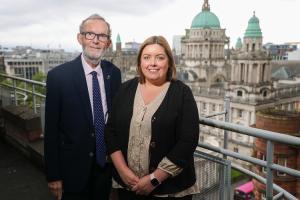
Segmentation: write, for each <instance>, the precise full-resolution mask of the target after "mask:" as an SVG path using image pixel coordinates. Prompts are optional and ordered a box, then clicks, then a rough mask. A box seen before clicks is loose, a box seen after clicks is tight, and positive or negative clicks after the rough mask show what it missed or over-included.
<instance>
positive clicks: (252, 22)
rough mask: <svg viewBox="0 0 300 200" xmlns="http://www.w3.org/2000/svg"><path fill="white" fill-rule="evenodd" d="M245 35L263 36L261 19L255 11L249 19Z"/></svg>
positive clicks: (252, 36)
mask: <svg viewBox="0 0 300 200" xmlns="http://www.w3.org/2000/svg"><path fill="white" fill-rule="evenodd" d="M244 37H250V38H258V37H262V32H261V29H260V26H259V19H258V18H257V17H256V16H255V13H254V14H253V16H252V17H251V18H250V19H249V21H248V27H247V29H246V32H245V35H244Z"/></svg>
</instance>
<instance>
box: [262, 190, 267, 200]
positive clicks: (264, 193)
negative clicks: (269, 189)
mask: <svg viewBox="0 0 300 200" xmlns="http://www.w3.org/2000/svg"><path fill="white" fill-rule="evenodd" d="M261 200H267V197H266V191H264V192H263V193H261Z"/></svg>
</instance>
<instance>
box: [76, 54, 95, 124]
mask: <svg viewBox="0 0 300 200" xmlns="http://www.w3.org/2000/svg"><path fill="white" fill-rule="evenodd" d="M74 69H75V73H74V76H73V80H74V82H75V86H76V88H77V91H78V95H79V97H80V100H81V102H82V105H83V110H84V111H85V115H86V119H87V120H88V123H89V125H90V127H92V126H93V115H92V109H91V103H90V97H89V92H88V88H87V83H86V78H85V74H84V70H83V66H82V61H81V56H79V57H77V58H76V60H75V64H74Z"/></svg>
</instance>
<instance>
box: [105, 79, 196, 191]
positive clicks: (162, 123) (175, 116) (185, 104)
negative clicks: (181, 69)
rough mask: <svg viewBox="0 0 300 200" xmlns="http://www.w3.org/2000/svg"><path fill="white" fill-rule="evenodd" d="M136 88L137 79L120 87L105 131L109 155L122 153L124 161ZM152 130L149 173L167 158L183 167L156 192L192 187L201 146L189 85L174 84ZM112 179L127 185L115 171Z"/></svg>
mask: <svg viewBox="0 0 300 200" xmlns="http://www.w3.org/2000/svg"><path fill="white" fill-rule="evenodd" d="M137 85H138V79H137V78H135V79H132V80H130V81H127V82H125V83H124V84H123V85H122V86H121V88H120V90H119V92H118V94H117V95H116V97H115V100H114V104H113V108H112V111H111V113H110V115H109V117H108V123H107V126H106V129H105V139H106V143H107V148H108V153H109V154H112V153H113V152H115V151H118V150H121V151H122V153H123V155H124V158H125V160H127V147H128V139H129V127H130V121H131V117H132V112H133V103H134V97H135V92H136V88H137ZM151 127H152V133H151V142H150V147H149V155H150V164H149V165H150V166H149V170H150V173H151V172H153V171H154V170H155V169H156V168H157V166H158V164H159V162H160V161H161V160H162V159H163V158H164V157H165V156H166V157H167V158H168V159H169V160H171V161H172V162H173V163H175V164H176V165H178V166H179V167H181V168H183V171H182V172H181V173H180V174H179V175H177V176H175V177H170V178H168V179H167V180H165V181H164V182H163V183H162V184H161V185H160V186H158V187H157V188H156V189H155V190H154V191H153V193H156V194H171V193H176V192H179V191H182V190H184V189H186V188H188V187H190V186H192V185H193V184H194V183H195V180H196V178H195V169H194V159H193V152H194V151H195V148H196V146H197V144H198V137H199V116H198V109H197V105H196V102H195V100H194V97H193V94H192V92H191V90H190V88H189V87H188V86H186V85H185V84H183V83H182V82H181V81H171V84H170V87H169V89H168V91H167V93H166V96H165V98H164V99H163V101H162V103H161V105H160V106H159V108H158V109H157V111H156V112H155V113H154V114H153V116H152V122H151ZM113 177H114V178H115V180H116V181H117V182H118V183H119V184H121V185H123V186H125V185H124V183H123V182H122V180H121V179H120V177H119V175H118V173H117V171H116V170H115V169H114V170H113Z"/></svg>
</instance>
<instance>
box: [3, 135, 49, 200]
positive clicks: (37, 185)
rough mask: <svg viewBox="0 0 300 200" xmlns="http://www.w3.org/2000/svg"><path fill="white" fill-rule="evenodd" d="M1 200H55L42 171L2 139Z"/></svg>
mask: <svg viewBox="0 0 300 200" xmlns="http://www.w3.org/2000/svg"><path fill="white" fill-rule="evenodd" d="M0 199H1V200H54V198H53V197H52V195H51V194H50V192H49V190H48V188H47V183H46V179H45V175H44V173H43V172H42V169H40V168H38V167H37V166H35V165H34V164H32V163H31V162H30V161H29V160H28V159H26V158H25V157H24V156H23V155H22V154H21V153H20V152H19V151H17V150H16V149H15V148H13V147H12V146H10V145H9V144H6V143H5V142H4V141H3V140H2V139H1V138H0Z"/></svg>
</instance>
